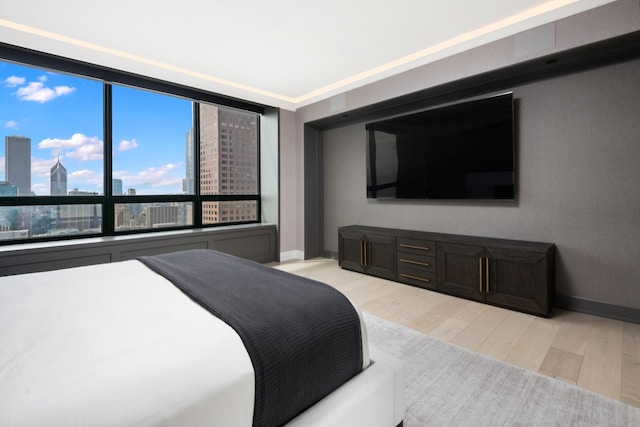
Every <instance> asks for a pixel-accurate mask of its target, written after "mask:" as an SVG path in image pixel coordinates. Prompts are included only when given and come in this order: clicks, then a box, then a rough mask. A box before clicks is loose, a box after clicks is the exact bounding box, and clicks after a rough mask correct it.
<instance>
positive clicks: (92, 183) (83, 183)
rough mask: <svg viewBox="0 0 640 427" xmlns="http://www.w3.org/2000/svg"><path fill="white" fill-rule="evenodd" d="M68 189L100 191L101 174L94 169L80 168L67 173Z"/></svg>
mask: <svg viewBox="0 0 640 427" xmlns="http://www.w3.org/2000/svg"><path fill="white" fill-rule="evenodd" d="M67 180H68V183H69V185H68V186H67V188H68V189H72V188H78V189H80V190H85V191H97V192H98V193H101V192H102V186H103V182H102V174H101V173H98V172H96V171H94V170H89V169H82V170H78V171H73V172H71V173H70V174H69V175H67Z"/></svg>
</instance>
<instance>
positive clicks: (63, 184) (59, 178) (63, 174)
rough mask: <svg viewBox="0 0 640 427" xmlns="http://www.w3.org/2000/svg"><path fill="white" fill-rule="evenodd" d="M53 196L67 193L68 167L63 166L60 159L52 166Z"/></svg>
mask: <svg viewBox="0 0 640 427" xmlns="http://www.w3.org/2000/svg"><path fill="white" fill-rule="evenodd" d="M50 194H51V195H52V196H66V195H67V169H66V168H65V167H64V166H62V163H60V159H58V161H57V162H56V164H55V165H53V167H52V168H51V193H50Z"/></svg>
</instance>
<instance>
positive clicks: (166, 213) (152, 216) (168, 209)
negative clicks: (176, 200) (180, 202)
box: [142, 204, 179, 228]
mask: <svg viewBox="0 0 640 427" xmlns="http://www.w3.org/2000/svg"><path fill="white" fill-rule="evenodd" d="M142 215H144V217H145V222H144V227H145V228H163V227H175V226H176V225H179V224H178V207H177V206H174V205H166V204H157V205H153V206H146V207H145V208H144V210H143V213H142Z"/></svg>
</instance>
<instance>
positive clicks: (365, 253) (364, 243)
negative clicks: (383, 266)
mask: <svg viewBox="0 0 640 427" xmlns="http://www.w3.org/2000/svg"><path fill="white" fill-rule="evenodd" d="M362 246H363V247H364V265H365V266H366V265H367V261H368V260H367V242H366V241H364V242H362Z"/></svg>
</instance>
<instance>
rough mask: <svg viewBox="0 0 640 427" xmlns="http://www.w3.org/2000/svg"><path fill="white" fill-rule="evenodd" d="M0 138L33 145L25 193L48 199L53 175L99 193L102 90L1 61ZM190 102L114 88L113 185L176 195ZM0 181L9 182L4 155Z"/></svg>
mask: <svg viewBox="0 0 640 427" xmlns="http://www.w3.org/2000/svg"><path fill="white" fill-rule="evenodd" d="M0 84H1V86H0V105H1V106H2V108H1V109H0V131H2V132H3V136H4V137H5V138H1V139H0V141H1V143H2V144H3V145H4V144H5V139H6V138H7V137H14V136H21V137H25V138H28V139H30V140H31V191H32V192H33V193H35V194H36V195H49V194H50V188H51V182H50V179H51V168H52V167H54V166H55V165H56V163H57V162H58V160H60V162H61V163H63V164H64V166H65V168H66V169H67V174H68V175H67V180H68V188H78V189H80V190H83V191H90V192H97V193H99V194H103V193H104V189H103V159H104V153H103V150H104V148H103V147H104V143H103V136H102V135H103V101H102V87H103V85H102V83H101V82H98V81H94V80H90V79H86V78H81V77H75V76H70V75H66V74H61V73H52V72H49V71H46V70H43V69H37V68H31V67H25V66H20V65H16V64H11V63H6V62H0ZM191 127H192V106H191V102H190V101H188V100H184V99H180V98H175V97H170V96H167V95H161V94H156V93H152V92H146V91H143V90H139V89H132V88H127V87H121V86H113V178H114V179H120V180H122V183H123V184H122V185H123V188H125V189H128V188H135V189H136V194H149V195H153V194H181V193H182V191H183V188H182V185H183V180H184V179H185V177H186V165H185V154H184V153H185V134H186V133H187V132H190V130H191ZM0 154H1V155H2V158H1V159H0V169H1V170H0V177H2V178H0V180H3V181H8V179H7V175H6V165H5V149H4V147H2V150H0Z"/></svg>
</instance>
